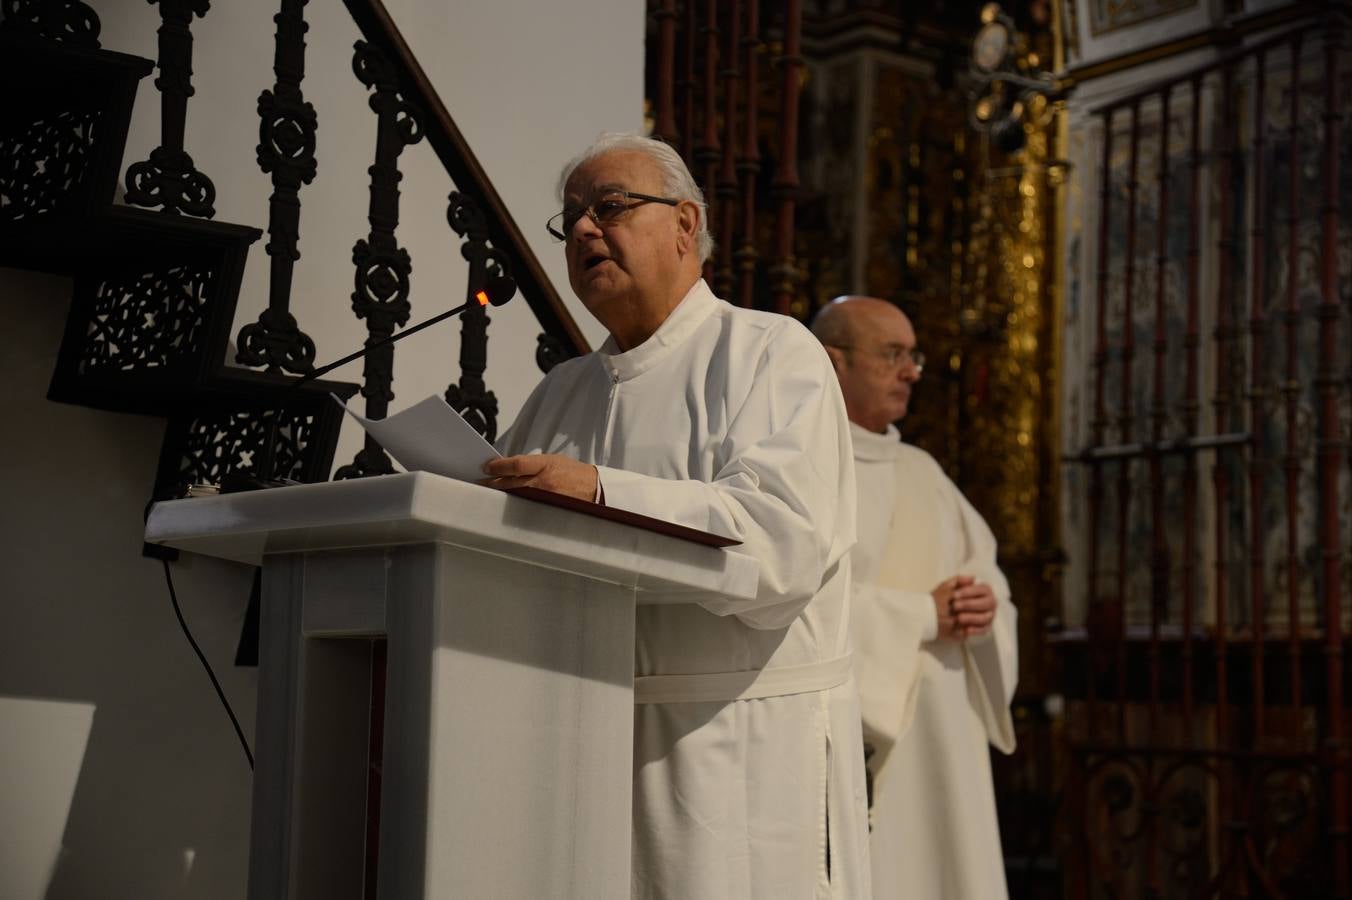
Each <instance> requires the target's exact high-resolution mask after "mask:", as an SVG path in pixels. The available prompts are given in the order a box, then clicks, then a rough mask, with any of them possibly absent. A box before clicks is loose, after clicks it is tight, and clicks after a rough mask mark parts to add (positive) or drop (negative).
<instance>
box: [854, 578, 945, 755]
mask: <svg viewBox="0 0 1352 900" xmlns="http://www.w3.org/2000/svg"><path fill="white" fill-rule="evenodd" d="M938 628H939V623H938V614H937V613H936V612H935V609H934V598H933V597H931V596H930V595H929V594H924V593H920V592H919V591H905V590H900V589H898V588H891V587H882V586H880V585H876V584H862V583H856V584H855V585H854V586H853V588H852V589H851V607H850V634H851V636H852V638H853V640H854V658H855V680H856V681H857V682H858V684H859V711H860V714H861V716H862V718H863V726H864V742H865V743H866V744H869V745H870V746H872V748H873V754H872V756H871V757H870V758H869V768H870V769H871V770H873V772H874V774H875V776H876V775H877V774H878V772H879V771H881V770H882V767H883V763H884V762H886V760H887V754H888V753H889V752H890V751H891V749H892V747H893V745H895V744H896V743H897V741H899V740H901V737H902V735H904V734H905V733H906V730H907V729H908V728H909V727H910V725H911V719H912V718H913V717H914V715H915V703H916V697H917V695H918V689H919V685H920V654H921V652H922V650H921V645H922V644H923V643H924V642H925V641H928V640H933V639H934V637H935V636H936V635H937V633H938Z"/></svg>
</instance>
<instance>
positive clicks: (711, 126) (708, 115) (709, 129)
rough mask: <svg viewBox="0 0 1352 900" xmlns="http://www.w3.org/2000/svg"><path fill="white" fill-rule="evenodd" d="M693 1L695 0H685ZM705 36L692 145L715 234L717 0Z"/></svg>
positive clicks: (708, 274) (707, 268)
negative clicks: (699, 119)
mask: <svg viewBox="0 0 1352 900" xmlns="http://www.w3.org/2000/svg"><path fill="white" fill-rule="evenodd" d="M687 2H690V3H693V2H694V0H687ZM700 34H701V35H703V37H704V75H703V80H702V82H701V90H702V91H703V94H702V97H703V100H704V129H703V131H702V132H701V133H700V142H699V144H698V145H697V146H696V147H695V160H696V161H698V162H699V164H700V166H701V167H702V170H703V171H702V174H703V176H704V177H703V179H702V185H701V186H702V187H703V188H704V201H705V207H704V214H705V216H706V217H707V221H706V224H707V225H708V227H709V233H710V234H717V229H716V227H715V225H714V223H715V222H716V221H718V220H717V219H716V218H714V217H715V216H716V215H717V214H718V212H719V210H720V208H721V206H722V202H721V200H715V199H714V195H715V190H716V189H717V186H718V161H719V160H720V159H721V158H722V156H723V148H722V147H721V146H719V143H718V0H707V2H706V3H705V4H704V25H703V26H702V27H701V28H700ZM704 280H705V281H707V282H709V284H710V286H712V285H713V282H714V261H713V260H712V259H706V260H705V261H704Z"/></svg>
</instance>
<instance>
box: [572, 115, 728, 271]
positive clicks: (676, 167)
mask: <svg viewBox="0 0 1352 900" xmlns="http://www.w3.org/2000/svg"><path fill="white" fill-rule="evenodd" d="M617 150H634V151H637V152H639V153H643V154H645V155H647V156H648V158H649V159H651V160H652V161H653V162H655V163H656V164H657V168H658V169H660V170H661V172H662V190H663V191H665V192H666V193H667V195H668V196H670V197H672V198H674V199H676V200H689V201H690V202H692V203H694V204H695V205H696V206H698V207H699V226H698V228H697V229H696V232H695V242H696V243H695V246H696V248H697V249H698V250H699V260H700V262H706V261H708V259H709V257H711V256H713V255H714V239H713V235H711V234H709V205H708V204H707V203H705V202H704V192H703V191H701V190H700V189H699V185H698V184H696V183H695V179H694V176H692V175H691V174H690V170H689V169H688V168H686V165H685V160H683V159H681V155H680V154H679V153H677V152H676V151H675V150H674V149H673V148H672V146H671V145H670V144H667V143H664V142H662V141H659V140H657V139H656V138H650V137H644V136H643V135H641V134H633V133H630V132H624V131H606V132H602V133H601V134H600V135H598V136H597V138H596V140H594V141H592V144H591V146H590V147H588V148H587V149H586V150H583V151H582V152H581V153H580V154H579V155H577V156H575V157H573V159H572V160H570V161H569V163H568V164H567V165H566V166H564V167H563V173H562V174H560V175H559V200H560V201H562V200H563V192H564V190H565V189H566V188H567V187H568V179H569V178H571V177H573V172H574V171H575V170H576V169H577V167H578V166H580V165H582V164H583V163H585V162H590V161H591V160H593V159H595V158H596V157H598V156H602V155H604V154H606V153H612V152H615V151H617Z"/></svg>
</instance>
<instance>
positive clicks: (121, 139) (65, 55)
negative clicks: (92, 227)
mask: <svg viewBox="0 0 1352 900" xmlns="http://www.w3.org/2000/svg"><path fill="white" fill-rule="evenodd" d="M154 67H155V64H154V62H153V61H151V60H148V59H144V58H142V57H139V56H131V55H129V54H126V53H117V52H114V51H111V50H100V49H95V48H87V47H77V46H72V45H70V44H66V43H61V42H56V41H48V40H45V39H43V38H39V37H34V36H31V35H24V34H18V33H14V32H8V31H0V82H2V83H4V84H5V85H8V86H10V88H9V89H7V90H6V93H5V104H4V113H3V115H0V153H3V154H4V155H5V157H6V158H7V159H9V160H10V161H11V164H12V166H13V168H12V170H11V179H12V180H5V181H3V182H0V222H3V223H4V225H3V227H4V229H5V232H6V233H5V234H4V239H3V240H0V245H3V244H4V243H6V242H7V241H8V239H9V237H10V235H9V233H8V232H9V229H10V228H12V227H13V226H14V225H16V224H18V223H21V222H33V221H36V220H40V219H43V218H45V217H47V216H48V215H50V214H53V213H57V212H83V211H89V210H93V209H98V208H100V207H104V206H107V205H108V204H109V203H111V202H112V200H113V191H114V189H115V188H116V186H117V183H118V180H119V172H120V169H121V164H122V153H123V148H124V146H125V144H126V139H127V128H128V126H129V124H130V122H131V109H132V104H133V102H134V101H135V99H136V89H137V85H138V84H139V82H140V81H141V79H142V78H144V77H145V76H147V75H149V74H150V73H151V72H152V71H153V70H154ZM16 85H22V86H23V87H22V89H20V88H18V87H15V86H16ZM6 264H10V263H6Z"/></svg>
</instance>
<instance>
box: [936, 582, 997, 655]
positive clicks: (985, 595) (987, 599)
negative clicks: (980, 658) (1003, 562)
mask: <svg viewBox="0 0 1352 900" xmlns="http://www.w3.org/2000/svg"><path fill="white" fill-rule="evenodd" d="M930 596H932V597H933V598H934V612H935V614H936V616H937V617H938V620H939V639H940V640H944V641H961V640H963V639H964V638H969V637H977V636H979V635H983V634H985V633H986V632H988V631H990V629H991V623H992V622H994V621H995V592H994V591H993V590H991V586H990V585H988V584H986V583H985V582H980V581H977V580H976V579H975V578H973V577H972V576H971V575H954V576H953V577H952V578H948V579H946V580H944V581H941V582H939V584H938V586H937V587H935V589H934V590H932V591H930Z"/></svg>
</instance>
